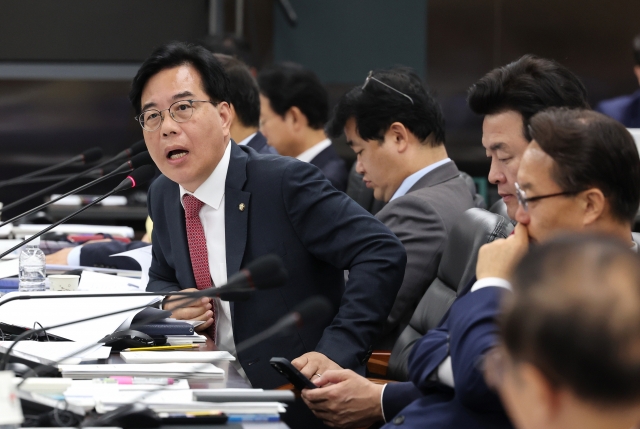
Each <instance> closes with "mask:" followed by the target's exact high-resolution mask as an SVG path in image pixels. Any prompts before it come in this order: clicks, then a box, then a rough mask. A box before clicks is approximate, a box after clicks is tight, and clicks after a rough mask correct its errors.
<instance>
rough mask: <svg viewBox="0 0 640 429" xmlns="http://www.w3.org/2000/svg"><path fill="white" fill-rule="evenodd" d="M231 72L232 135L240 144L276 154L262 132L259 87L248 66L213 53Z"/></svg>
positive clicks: (228, 73)
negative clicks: (260, 127) (260, 128)
mask: <svg viewBox="0 0 640 429" xmlns="http://www.w3.org/2000/svg"><path fill="white" fill-rule="evenodd" d="M213 55H214V56H215V57H216V59H217V60H218V61H219V62H220V64H222V67H223V68H224V71H225V72H227V76H229V83H230V86H229V102H230V105H229V107H230V109H231V114H232V116H233V119H232V120H231V125H230V127H229V133H230V134H231V138H232V139H233V140H234V141H235V142H236V143H237V144H239V145H240V146H243V145H247V146H248V147H250V148H253V149H255V150H256V151H257V152H258V153H266V154H277V153H278V152H277V151H276V150H275V149H274V148H273V147H272V146H269V144H267V139H266V138H265V137H264V136H263V135H262V133H261V132H260V130H259V129H258V128H259V125H260V91H259V90H258V84H257V83H256V81H255V79H254V78H253V76H251V72H250V71H249V68H248V67H247V66H246V65H245V64H244V63H243V62H242V61H240V60H239V59H237V58H234V57H231V56H229V55H224V54H213Z"/></svg>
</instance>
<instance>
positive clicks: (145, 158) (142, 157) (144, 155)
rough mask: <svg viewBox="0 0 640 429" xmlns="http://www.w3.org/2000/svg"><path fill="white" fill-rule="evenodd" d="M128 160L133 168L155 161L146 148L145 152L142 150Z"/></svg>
mask: <svg viewBox="0 0 640 429" xmlns="http://www.w3.org/2000/svg"><path fill="white" fill-rule="evenodd" d="M128 162H129V166H130V167H131V168H138V167H142V166H143V165H148V164H151V163H153V160H152V159H151V155H149V152H148V151H146V150H145V151H144V152H140V153H139V154H137V155H135V156H133V157H131V159H130V160H129V161H128Z"/></svg>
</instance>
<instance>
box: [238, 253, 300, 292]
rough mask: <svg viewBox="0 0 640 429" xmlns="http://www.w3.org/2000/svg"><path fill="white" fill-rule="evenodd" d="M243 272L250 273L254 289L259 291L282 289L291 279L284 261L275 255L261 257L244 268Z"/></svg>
mask: <svg viewBox="0 0 640 429" xmlns="http://www.w3.org/2000/svg"><path fill="white" fill-rule="evenodd" d="M243 271H245V272H248V273H249V274H248V277H249V279H250V281H251V283H252V286H253V288H254V289H258V290H262V289H273V288H276V287H280V286H282V285H284V284H285V283H286V282H287V279H288V278H289V275H288V274H287V270H286V269H285V268H284V264H283V263H282V259H280V257H279V256H278V255H274V254H269V255H264V256H261V257H259V258H258V259H256V260H254V261H252V262H251V263H250V264H248V265H247V266H246V267H244V269H243Z"/></svg>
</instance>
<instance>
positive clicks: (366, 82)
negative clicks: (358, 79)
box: [362, 70, 414, 104]
mask: <svg viewBox="0 0 640 429" xmlns="http://www.w3.org/2000/svg"><path fill="white" fill-rule="evenodd" d="M372 80H375V81H376V82H378V83H379V84H381V85H384V86H386V87H387V88H389V89H390V90H392V91H395V92H397V93H398V94H400V95H402V96H403V97H407V98H408V99H409V101H410V102H411V104H414V103H413V98H411V97H409V96H408V95H407V94H405V93H404V92H402V91H398V90H397V89H395V88H394V87H392V86H389V85H387V84H386V83H384V82H383V81H381V80H380V79H376V78H375V77H373V70H371V71H370V72H369V75H368V76H367V78H366V79H365V80H364V85H362V90H363V91H364V89H365V88H366V87H367V85H368V84H369V82H370V81H372Z"/></svg>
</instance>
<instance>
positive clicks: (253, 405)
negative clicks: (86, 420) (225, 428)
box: [96, 390, 286, 415]
mask: <svg viewBox="0 0 640 429" xmlns="http://www.w3.org/2000/svg"><path fill="white" fill-rule="evenodd" d="M134 402H140V403H143V404H146V405H148V406H149V408H151V409H152V410H154V411H156V412H162V411H164V412H173V413H179V412H189V411H199V410H218V411H222V412H224V413H227V414H269V415H273V414H278V413H284V412H285V411H286V408H285V405H284V404H282V403H280V402H215V403H214V402H197V401H194V398H193V392H192V391H190V390H186V391H185V390H177V391H175V390H174V391H170V390H160V391H157V392H153V393H152V392H145V393H142V394H141V392H118V393H107V394H104V395H100V397H98V398H97V401H96V411H97V412H99V413H105V412H108V411H111V410H114V409H115V408H117V407H119V406H120V405H125V404H131V403H134Z"/></svg>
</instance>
